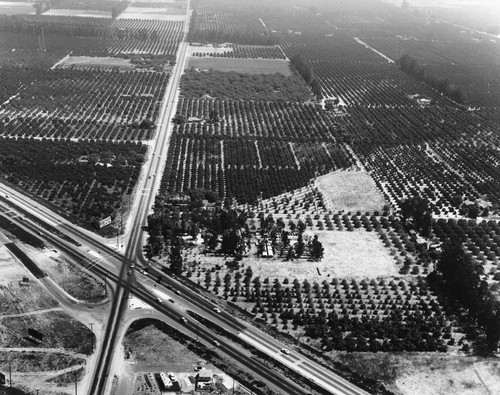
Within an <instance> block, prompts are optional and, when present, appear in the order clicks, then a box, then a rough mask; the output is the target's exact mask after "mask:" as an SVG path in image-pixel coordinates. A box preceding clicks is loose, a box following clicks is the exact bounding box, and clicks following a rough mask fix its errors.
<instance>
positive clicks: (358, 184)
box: [317, 171, 386, 213]
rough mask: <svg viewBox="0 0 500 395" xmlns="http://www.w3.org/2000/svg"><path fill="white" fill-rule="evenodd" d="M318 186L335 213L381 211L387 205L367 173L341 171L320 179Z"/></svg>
mask: <svg viewBox="0 0 500 395" xmlns="http://www.w3.org/2000/svg"><path fill="white" fill-rule="evenodd" d="M317 184H318V186H319V189H320V190H321V192H322V193H323V196H324V197H325V200H326V201H327V202H328V201H330V204H331V207H334V208H335V211H340V210H344V211H346V212H348V211H351V212H356V211H358V210H359V211H361V212H363V213H364V212H366V211H369V212H373V211H376V210H379V211H381V210H382V208H383V207H384V205H385V204H386V202H385V200H384V198H383V196H382V194H381V193H380V191H379V190H378V189H377V186H376V185H375V182H374V181H373V179H372V178H371V177H370V175H369V174H368V173H365V172H361V171H339V172H335V173H331V174H327V175H324V176H321V177H319V178H318V181H317Z"/></svg>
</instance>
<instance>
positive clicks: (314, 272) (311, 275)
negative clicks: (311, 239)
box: [244, 230, 398, 282]
mask: <svg viewBox="0 0 500 395" xmlns="http://www.w3.org/2000/svg"><path fill="white" fill-rule="evenodd" d="M306 233H308V232H306ZM314 234H317V235H318V239H319V240H320V241H321V243H322V244H323V247H324V249H325V253H324V254H325V255H324V258H323V259H322V260H321V261H319V262H308V261H305V260H303V259H299V260H294V261H292V262H284V261H283V260H282V259H271V260H269V259H265V258H260V259H258V258H249V260H248V261H244V263H245V264H247V265H250V266H251V267H252V270H253V272H254V274H255V275H256V276H260V277H261V278H262V279H264V278H266V277H268V278H269V279H273V278H278V279H279V280H280V281H283V280H284V279H285V278H288V279H298V280H299V281H301V282H302V281H304V280H306V279H307V281H310V282H313V281H317V282H321V281H323V280H325V279H331V278H377V277H389V276H397V275H398V267H397V265H396V261H395V260H394V258H393V257H391V256H390V255H389V251H388V250H387V249H386V248H385V247H384V246H383V244H382V242H381V241H380V239H378V238H377V234H376V233H372V232H366V231H364V230H355V231H354V232H347V231H341V232H330V231H317V232H314ZM318 271H319V273H321V274H319V273H318Z"/></svg>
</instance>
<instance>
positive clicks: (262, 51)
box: [192, 45, 286, 59]
mask: <svg viewBox="0 0 500 395" xmlns="http://www.w3.org/2000/svg"><path fill="white" fill-rule="evenodd" d="M192 56H198V57H204V56H211V57H217V58H243V59H259V58H263V59H286V56H285V54H284V53H283V51H282V50H281V49H280V47H279V46H277V45H273V46H259V45H233V46H232V47H231V49H228V50H227V51H225V52H217V53H214V52H212V53H207V52H196V51H194V52H193V54H192Z"/></svg>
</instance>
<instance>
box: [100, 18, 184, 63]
mask: <svg viewBox="0 0 500 395" xmlns="http://www.w3.org/2000/svg"><path fill="white" fill-rule="evenodd" d="M183 27H184V22H182V21H158V20H144V19H117V20H115V21H114V22H113V23H112V24H111V25H110V27H109V28H110V31H111V32H112V44H111V45H110V47H109V48H108V50H109V52H110V53H112V54H119V53H125V54H127V53H136V54H138V53H140V54H153V55H171V56H173V55H175V54H176V52H177V48H178V46H179V43H180V42H181V40H182V31H183Z"/></svg>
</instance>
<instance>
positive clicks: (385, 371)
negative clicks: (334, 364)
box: [332, 352, 500, 395]
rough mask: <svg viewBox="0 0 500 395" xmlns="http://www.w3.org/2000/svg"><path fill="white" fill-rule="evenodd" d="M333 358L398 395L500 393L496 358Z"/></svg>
mask: <svg viewBox="0 0 500 395" xmlns="http://www.w3.org/2000/svg"><path fill="white" fill-rule="evenodd" d="M332 354H334V355H333V358H334V359H336V360H339V361H341V362H343V363H346V364H347V365H349V366H350V367H351V368H352V369H353V370H355V371H358V372H360V373H361V374H364V375H366V376H368V377H372V378H375V379H379V380H382V381H384V382H385V383H386V384H388V389H389V390H391V391H393V392H394V393H395V394H398V395H416V394H418V395H488V394H498V393H500V362H499V361H498V360H497V359H495V358H481V357H474V356H466V355H451V354H433V353H429V354H427V353H404V354H392V353H376V354H373V353H338V352H333V353H332Z"/></svg>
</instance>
